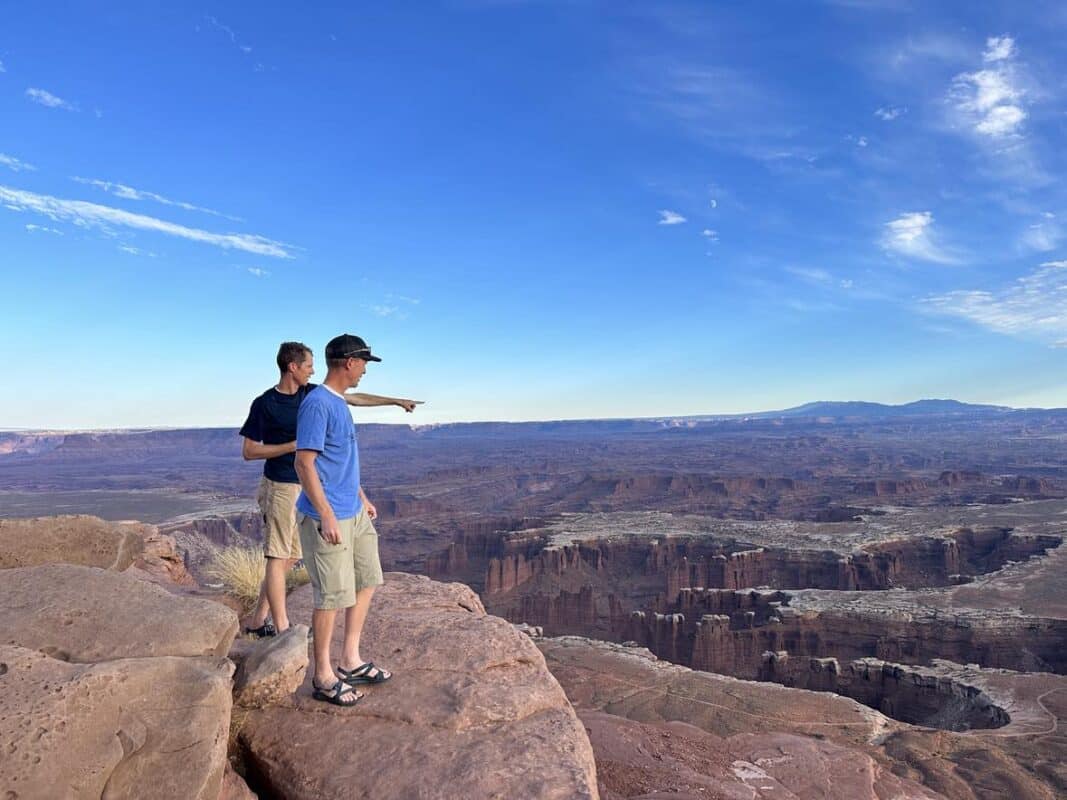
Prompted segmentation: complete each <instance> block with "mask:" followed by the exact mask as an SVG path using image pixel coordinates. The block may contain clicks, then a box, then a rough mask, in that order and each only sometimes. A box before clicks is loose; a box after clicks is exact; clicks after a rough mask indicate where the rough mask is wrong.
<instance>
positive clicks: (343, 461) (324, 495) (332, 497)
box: [296, 334, 392, 706]
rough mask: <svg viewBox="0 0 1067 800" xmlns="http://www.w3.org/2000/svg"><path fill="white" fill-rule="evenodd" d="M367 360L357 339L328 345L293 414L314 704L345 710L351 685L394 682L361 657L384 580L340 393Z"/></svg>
mask: <svg viewBox="0 0 1067 800" xmlns="http://www.w3.org/2000/svg"><path fill="white" fill-rule="evenodd" d="M371 361H381V359H380V358H378V356H376V355H373V354H372V353H371V349H370V346H369V345H367V343H366V342H364V341H363V340H362V339H361V338H360V337H358V336H353V335H351V334H343V335H341V336H337V337H335V338H333V339H331V340H330V342H329V344H327V345H326V363H327V366H328V368H329V369H328V372H327V373H326V380H324V381H323V382H322V385H321V386H319V387H318V388H316V389H315V390H313V391H312V392H310V393H309V394H308V395H307V397H306V398H304V401H303V403H301V404H300V410H299V412H298V414H297V431H296V472H297V475H298V476H299V477H300V486H301V488H302V490H303V491H301V493H300V497H299V498H298V499H297V502H296V509H297V520H298V523H299V526H300V544H301V546H302V548H303V552H304V564H305V565H306V566H307V570H308V574H309V575H310V576H311V585H312V588H313V590H314V599H315V609H314V611H313V612H312V617H311V627H312V631H313V632H314V638H315V642H314V656H315V672H314V676H313V678H312V687H313V689H314V697H315V699H317V700H323V701H326V702H329V703H333V704H335V705H342V706H350V705H353V704H355V702H356V701H357V700H359V699H360V697H362V695H361V694H360V693H358V692H354V690H353V689H352V688H351V687H353V686H357V685H361V684H372V683H382V682H384V681H387V680H389V678H390V677H392V676H391V675H390V673H389V671H388V670H384V669H381V668H379V667H376V666H375V665H374V664H373V663H371V662H369V661H367V662H365V661H364V660H363V657H362V655H361V654H360V651H359V639H360V635H361V633H362V632H363V623H364V622H365V621H366V619H367V611H368V610H369V609H370V603H371V598H372V597H373V596H374V589H375V588H376V587H377V586H380V585H381V584H382V583H383V582H384V580H383V578H382V566H381V562H380V561H379V558H378V532H377V531H376V530H375V529H374V523H373V520H374V519H375V518H376V517H377V516H378V512H377V509H375V508H374V505H373V504H372V503H371V502H370V501H369V500H368V499H367V495H366V494H364V493H363V486H362V484H361V483H360V475H359V448H358V445H357V443H356V427H355V424H354V423H353V422H352V415H351V414H350V413H349V411H348V406H347V405H346V404H345V399H344V393H345V392H346V391H347V390H349V389H351V388H353V387H355V386H356V385H357V384H358V383H359V381H360V378H362V377H363V374H364V373H365V372H366V371H367V364H368V363H369V362H371ZM339 609H344V611H345V634H344V645H343V647H342V649H341V658H340V660H339V662H338V666H337V671H336V672H334V669H333V666H332V664H331V663H330V643H331V641H332V640H333V627H334V621H335V620H336V617H337V612H338V610H339Z"/></svg>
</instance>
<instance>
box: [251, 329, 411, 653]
mask: <svg viewBox="0 0 1067 800" xmlns="http://www.w3.org/2000/svg"><path fill="white" fill-rule="evenodd" d="M276 361H277V364H278V370H279V372H280V373H281V376H280V377H279V379H278V383H277V384H276V385H275V386H273V387H271V388H270V389H268V390H267V391H265V392H264V393H263V394H261V395H260V396H259V397H257V398H256V399H255V400H253V401H252V407H251V408H250V409H249V411H248V418H247V419H246V420H245V424H244V425H243V426H242V427H241V431H240V434H241V436H242V437H244V441H243V442H242V446H241V455H242V456H244V458H245V460H246V461H251V460H255V459H265V463H264V465H263V478H262V479H261V481H260V484H259V490H258V492H257V496H256V500H257V503H258V505H259V509H260V512H261V513H262V514H263V523H264V527H263V552H264V555H265V556H266V571H265V575H264V578H263V585H262V587H261V589H260V593H259V601H258V602H257V604H256V608H255V610H254V611H253V612H252V617H251V621H250V623H249V626H248V627H247V628H246V629H245V630H246V632H248V633H251V634H252V635H254V636H259V637H262V636H274V635H275V633H277V632H280V631H284V630H286V629H287V628H288V627H289V617H288V615H287V613H286V607H285V576H286V574H287V573H288V572H289V570H290V569H292V567H293V565H294V564H295V563H296V561H297V560H298V559H300V558H301V556H302V553H301V549H300V535H299V532H298V529H297V525H296V513H295V505H296V499H297V495H299V494H300V481H299V479H298V478H297V475H296V467H295V465H294V459H295V453H296V419H297V411H298V409H299V408H300V404H301V403H302V402H303V400H304V398H305V397H306V396H307V394H308V392H310V391H311V390H313V389H314V388H315V384H313V383H309V381H310V379H311V376H312V375H314V374H315V363H314V358H313V356H312V353H311V348H310V347H308V346H307V345H305V344H303V343H302V342H282V344H281V346H280V347H279V348H278V356H277V359H276ZM344 399H345V402H347V403H348V404H349V405H354V406H383V405H397V406H400V407H401V408H403V409H404V410H405V411H408V412H411V411H414V410H415V406H416V405H418V401H416V400H407V399H403V398H398V397H382V396H379V395H373V394H362V393H352V394H347V395H345V398H344ZM268 610H269V612H270V615H271V616H272V617H273V619H274V622H273V623H271V622H270V621H269V620H268V619H267V613H268Z"/></svg>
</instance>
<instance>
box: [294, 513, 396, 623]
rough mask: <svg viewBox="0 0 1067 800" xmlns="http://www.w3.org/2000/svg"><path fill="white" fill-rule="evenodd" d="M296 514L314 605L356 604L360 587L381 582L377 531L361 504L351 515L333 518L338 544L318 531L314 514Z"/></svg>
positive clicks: (323, 606) (327, 607)
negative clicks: (339, 539) (339, 531)
mask: <svg viewBox="0 0 1067 800" xmlns="http://www.w3.org/2000/svg"><path fill="white" fill-rule="evenodd" d="M297 517H299V525H300V543H301V544H302V545H303V547H304V565H305V566H306V567H307V570H308V575H310V576H311V586H312V588H313V589H314V590H315V608H323V609H331V608H348V607H349V606H352V605H355V604H356V592H358V591H359V590H360V589H366V588H367V587H369V586H381V585H382V584H383V583H385V578H384V577H382V565H381V562H380V561H379V560H378V531H376V530H374V523H373V522H371V519H370V517H369V516H368V515H367V510H366V509H365V508H363V509H360V512H359V514H357V515H356V516H355V517H349V518H348V519H340V520H338V521H337V524H338V526H339V527H340V528H341V541H340V543H339V544H329V543H328V542H327V541H326V540H325V539H323V538H322V537H321V536H320V535H319V521H318V520H317V519H315V518H314V517H309V516H307V515H306V514H300V513H298V514H297Z"/></svg>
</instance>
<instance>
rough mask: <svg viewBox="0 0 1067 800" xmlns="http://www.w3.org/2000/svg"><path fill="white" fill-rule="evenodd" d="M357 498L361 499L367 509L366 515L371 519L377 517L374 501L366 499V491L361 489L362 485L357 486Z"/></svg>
mask: <svg viewBox="0 0 1067 800" xmlns="http://www.w3.org/2000/svg"><path fill="white" fill-rule="evenodd" d="M359 499H360V500H362V501H363V506H364V508H366V509H367V516H368V517H370V518H371V519H378V509H377V507H376V506H375V505H374V503H372V502H371V501H370V499H368V497H367V493H366V492H364V491H363V487H362V486H360V487H359Z"/></svg>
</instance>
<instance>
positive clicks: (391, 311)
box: [370, 305, 400, 317]
mask: <svg viewBox="0 0 1067 800" xmlns="http://www.w3.org/2000/svg"><path fill="white" fill-rule="evenodd" d="M370 310H371V311H373V312H374V314H375V315H376V316H379V317H391V316H394V315H395V314H397V312H399V311H400V307H399V306H386V305H381V306H371V307H370Z"/></svg>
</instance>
